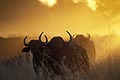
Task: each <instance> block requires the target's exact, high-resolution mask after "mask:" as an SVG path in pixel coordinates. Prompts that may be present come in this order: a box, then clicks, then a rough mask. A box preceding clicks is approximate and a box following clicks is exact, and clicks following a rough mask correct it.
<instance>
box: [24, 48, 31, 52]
mask: <svg viewBox="0 0 120 80" xmlns="http://www.w3.org/2000/svg"><path fill="white" fill-rule="evenodd" d="M29 51H30V47H24V48H23V49H22V52H29Z"/></svg>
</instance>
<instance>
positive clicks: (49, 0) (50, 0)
mask: <svg viewBox="0 0 120 80" xmlns="http://www.w3.org/2000/svg"><path fill="white" fill-rule="evenodd" d="M38 1H40V2H41V3H42V4H44V5H46V6H48V7H52V6H54V5H55V4H56V3H57V0H38Z"/></svg>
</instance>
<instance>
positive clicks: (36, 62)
mask: <svg viewBox="0 0 120 80" xmlns="http://www.w3.org/2000/svg"><path fill="white" fill-rule="evenodd" d="M42 34H43V32H42V33H41V34H40V36H39V40H31V41H30V42H29V43H26V39H27V36H26V37H25V38H24V41H23V43H24V46H25V47H24V48H23V49H22V52H29V51H30V50H31V53H32V55H33V68H34V70H35V72H36V74H38V73H39V70H38V69H39V67H41V66H42V64H41V61H42V56H43V55H42V53H43V51H44V46H45V45H46V43H47V42H48V39H47V37H46V35H45V38H46V42H43V41H42V40H41V36H42Z"/></svg>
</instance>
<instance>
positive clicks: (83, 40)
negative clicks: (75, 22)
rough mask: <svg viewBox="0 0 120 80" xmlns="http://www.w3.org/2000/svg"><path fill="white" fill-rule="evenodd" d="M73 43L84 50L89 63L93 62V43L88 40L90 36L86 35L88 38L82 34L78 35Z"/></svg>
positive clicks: (94, 53)
mask: <svg viewBox="0 0 120 80" xmlns="http://www.w3.org/2000/svg"><path fill="white" fill-rule="evenodd" d="M73 41H74V42H76V43H77V44H78V45H79V46H80V47H83V48H84V49H86V52H87V54H88V57H89V61H90V63H91V62H93V61H95V58H96V50H95V45H94V43H93V41H92V40H90V34H88V37H85V36H84V35H82V34H81V35H79V34H78V35H76V36H75V38H74V39H73Z"/></svg>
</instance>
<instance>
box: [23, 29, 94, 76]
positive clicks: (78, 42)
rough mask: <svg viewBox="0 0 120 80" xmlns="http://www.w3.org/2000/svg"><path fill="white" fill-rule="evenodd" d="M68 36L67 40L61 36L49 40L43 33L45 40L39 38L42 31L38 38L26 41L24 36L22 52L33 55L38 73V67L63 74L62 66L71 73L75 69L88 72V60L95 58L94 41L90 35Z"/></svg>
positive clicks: (34, 65) (37, 72)
mask: <svg viewBox="0 0 120 80" xmlns="http://www.w3.org/2000/svg"><path fill="white" fill-rule="evenodd" d="M66 32H67V33H68V35H69V36H70V39H69V41H64V40H63V38H62V37H60V36H56V37H53V38H52V39H51V40H50V41H49V40H48V38H47V36H46V35H44V37H45V39H46V41H45V42H43V41H42V40H41V37H42V34H43V32H42V33H41V34H40V36H39V39H38V40H31V41H30V42H29V43H26V39H27V36H26V37H25V38H24V41H23V43H24V46H25V47H24V48H23V49H22V52H30V51H31V53H32V55H33V68H34V70H35V72H36V74H39V71H40V70H39V68H46V70H47V72H49V73H50V74H52V75H53V74H55V75H64V74H65V70H64V67H66V68H67V69H69V70H70V72H71V73H74V72H76V71H78V72H80V73H88V72H89V70H90V62H91V61H94V60H95V56H96V51H95V46H94V43H93V42H92V41H91V40H90V35H89V34H88V37H84V36H83V35H76V36H75V37H73V36H72V35H71V34H70V33H69V32H68V31H66Z"/></svg>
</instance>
